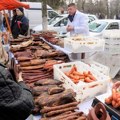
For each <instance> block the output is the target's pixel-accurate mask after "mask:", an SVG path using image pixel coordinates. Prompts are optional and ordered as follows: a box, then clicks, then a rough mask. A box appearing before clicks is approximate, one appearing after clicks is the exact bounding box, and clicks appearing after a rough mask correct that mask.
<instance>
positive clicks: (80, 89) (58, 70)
mask: <svg viewBox="0 0 120 120" xmlns="http://www.w3.org/2000/svg"><path fill="white" fill-rule="evenodd" d="M74 65H76V67H77V69H78V71H79V72H83V71H91V73H92V74H93V75H94V76H95V77H96V79H97V80H96V81H94V82H91V83H85V82H82V81H80V82H79V83H78V84H75V83H74V82H73V81H72V80H71V79H70V78H68V77H67V76H66V75H65V74H64V72H68V71H70V69H71V68H72V67H73V66H74ZM54 79H56V80H60V81H62V82H63V83H64V85H63V86H64V87H65V88H66V89H69V88H71V89H73V90H74V91H75V92H76V100H77V101H83V100H86V99H89V98H92V97H95V96H96V95H99V94H102V93H104V92H106V91H107V87H108V83H109V80H110V78H109V77H108V76H106V75H104V74H102V73H100V72H99V71H97V70H95V69H94V68H91V67H90V66H89V65H87V64H85V63H83V62H80V61H79V62H70V63H63V64H58V65H54Z"/></svg>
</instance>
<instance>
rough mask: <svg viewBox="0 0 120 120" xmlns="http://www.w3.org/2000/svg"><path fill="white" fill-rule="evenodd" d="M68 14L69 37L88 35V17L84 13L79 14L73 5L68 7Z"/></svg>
mask: <svg viewBox="0 0 120 120" xmlns="http://www.w3.org/2000/svg"><path fill="white" fill-rule="evenodd" d="M68 14H69V16H68V19H69V20H68V25H67V31H68V32H70V35H71V36H74V35H77V34H82V35H88V34H89V27H88V17H87V16H86V15H85V14H84V13H81V12H79V11H78V10H77V7H76V5H75V4H74V3H70V4H69V5H68Z"/></svg>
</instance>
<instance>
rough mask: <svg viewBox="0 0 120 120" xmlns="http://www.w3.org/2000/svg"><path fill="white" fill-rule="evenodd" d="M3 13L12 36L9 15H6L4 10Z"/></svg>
mask: <svg viewBox="0 0 120 120" xmlns="http://www.w3.org/2000/svg"><path fill="white" fill-rule="evenodd" d="M3 13H4V17H5V20H6V23H7V27H8V31H9V32H10V34H11V33H12V32H11V28H10V24H9V22H8V18H7V15H6V13H5V10H3Z"/></svg>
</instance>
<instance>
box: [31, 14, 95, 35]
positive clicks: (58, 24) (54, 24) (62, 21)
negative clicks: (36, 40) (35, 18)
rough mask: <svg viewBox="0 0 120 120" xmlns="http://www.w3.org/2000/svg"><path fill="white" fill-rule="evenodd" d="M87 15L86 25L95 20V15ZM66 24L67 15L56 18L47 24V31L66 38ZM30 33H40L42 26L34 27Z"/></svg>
mask: <svg viewBox="0 0 120 120" xmlns="http://www.w3.org/2000/svg"><path fill="white" fill-rule="evenodd" d="M87 15H88V17H89V21H88V23H90V22H92V21H93V20H96V19H97V17H96V16H95V15H90V14H87ZM67 23H68V14H63V15H59V16H56V17H54V18H52V19H51V20H50V21H49V22H48V30H54V31H57V32H58V33H59V34H60V35H63V36H66V35H67V31H66V26H67ZM32 31H33V32H40V31H42V24H40V25H38V26H36V27H34V28H33V29H32Z"/></svg>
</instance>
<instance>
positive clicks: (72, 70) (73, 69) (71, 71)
mask: <svg viewBox="0 0 120 120" xmlns="http://www.w3.org/2000/svg"><path fill="white" fill-rule="evenodd" d="M74 71H76V70H75V68H74V66H73V67H72V68H71V70H70V72H69V73H70V74H72V73H73V72H74Z"/></svg>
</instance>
